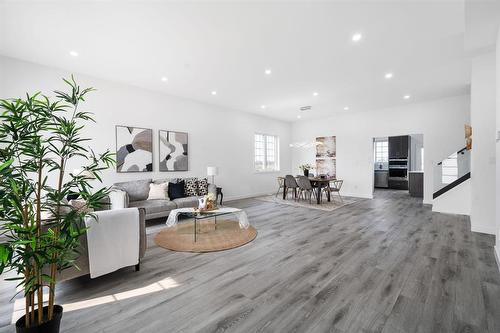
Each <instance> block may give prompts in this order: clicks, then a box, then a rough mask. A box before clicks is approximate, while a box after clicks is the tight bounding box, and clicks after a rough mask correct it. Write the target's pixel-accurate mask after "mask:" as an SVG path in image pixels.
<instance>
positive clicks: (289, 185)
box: [285, 175, 299, 199]
mask: <svg viewBox="0 0 500 333" xmlns="http://www.w3.org/2000/svg"><path fill="white" fill-rule="evenodd" d="M285 187H286V193H285V199H286V198H288V192H289V191H290V190H291V189H293V197H294V199H297V189H298V187H299V185H297V181H296V180H295V177H294V176H292V175H286V176H285Z"/></svg>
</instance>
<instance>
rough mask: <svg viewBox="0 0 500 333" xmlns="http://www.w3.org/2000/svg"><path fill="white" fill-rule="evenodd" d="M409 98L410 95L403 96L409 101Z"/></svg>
mask: <svg viewBox="0 0 500 333" xmlns="http://www.w3.org/2000/svg"><path fill="white" fill-rule="evenodd" d="M410 97H411V96H410V95H404V96H403V98H404V99H410Z"/></svg>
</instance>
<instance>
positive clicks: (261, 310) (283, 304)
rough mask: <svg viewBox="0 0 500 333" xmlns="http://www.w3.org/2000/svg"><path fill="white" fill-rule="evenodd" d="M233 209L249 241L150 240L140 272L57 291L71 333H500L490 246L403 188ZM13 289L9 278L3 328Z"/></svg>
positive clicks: (499, 293) (499, 279)
mask: <svg viewBox="0 0 500 333" xmlns="http://www.w3.org/2000/svg"><path fill="white" fill-rule="evenodd" d="M228 204H230V205H231V206H236V207H241V208H244V209H245V210H246V211H247V212H248V215H249V217H250V221H251V223H252V224H253V225H254V226H255V227H256V228H257V230H258V231H259V235H258V236H257V239H256V240H255V241H254V242H253V243H251V244H249V245H246V246H244V247H241V248H238V249H234V250H230V251H225V252H218V253H209V254H189V253H175V252H170V251H167V250H164V249H162V248H159V247H157V246H156V245H155V244H154V243H153V242H152V241H151V242H150V244H149V251H148V253H147V255H146V258H145V260H144V262H143V264H142V270H141V271H140V272H138V273H136V272H134V271H133V270H132V269H125V270H121V271H119V272H116V273H113V274H110V275H108V276H105V277H102V278H98V279H95V280H90V279H88V278H81V279H77V280H75V281H70V282H66V283H62V284H61V285H60V286H59V288H58V302H59V303H61V304H65V308H66V310H71V311H66V312H65V314H64V317H63V324H62V328H63V332H257V331H259V332H500V274H499V272H498V268H497V266H496V262H495V257H494V253H493V245H494V239H493V237H490V236H487V235H482V234H476V233H471V232H470V225H469V219H468V218H467V217H463V216H454V215H444V214H436V213H432V212H431V211H430V208H429V207H426V206H423V205H422V204H421V201H420V200H418V199H415V198H410V197H409V196H408V194H405V193H404V192H397V191H381V192H377V193H376V197H375V199H374V200H362V201H360V202H358V203H356V204H353V205H350V206H347V207H343V208H340V209H338V210H336V211H333V212H323V211H319V210H308V209H306V208H297V207H291V206H285V205H277V204H275V203H268V202H263V201H258V200H251V199H249V200H241V201H237V202H231V203H228ZM150 237H152V235H150ZM11 291H12V285H11V284H9V283H6V282H2V287H1V288H0V292H1V294H0V301H1V303H0V331H2V332H4V331H7V332H11V331H13V328H12V326H9V323H10V320H11V314H12V310H13V306H14V304H13V302H9V297H10V292H11Z"/></svg>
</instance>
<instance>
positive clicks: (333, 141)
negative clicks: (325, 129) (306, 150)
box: [316, 136, 337, 177]
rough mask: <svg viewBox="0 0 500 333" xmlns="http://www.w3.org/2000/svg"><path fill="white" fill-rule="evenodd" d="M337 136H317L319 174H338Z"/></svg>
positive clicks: (334, 175) (317, 167)
mask: <svg viewBox="0 0 500 333" xmlns="http://www.w3.org/2000/svg"><path fill="white" fill-rule="evenodd" d="M336 158H337V138H336V137H335V136H322V137H318V138H316V173H317V175H318V176H320V175H326V176H329V177H336V175H337V160H336Z"/></svg>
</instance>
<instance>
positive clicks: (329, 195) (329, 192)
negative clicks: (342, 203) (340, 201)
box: [328, 185, 331, 202]
mask: <svg viewBox="0 0 500 333" xmlns="http://www.w3.org/2000/svg"><path fill="white" fill-rule="evenodd" d="M328 187H330V186H329V185H328ZM330 201H331V191H330V188H328V202H330Z"/></svg>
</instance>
